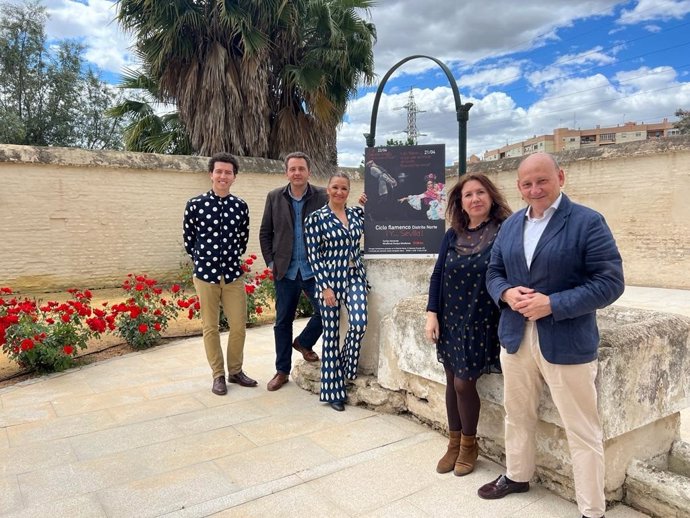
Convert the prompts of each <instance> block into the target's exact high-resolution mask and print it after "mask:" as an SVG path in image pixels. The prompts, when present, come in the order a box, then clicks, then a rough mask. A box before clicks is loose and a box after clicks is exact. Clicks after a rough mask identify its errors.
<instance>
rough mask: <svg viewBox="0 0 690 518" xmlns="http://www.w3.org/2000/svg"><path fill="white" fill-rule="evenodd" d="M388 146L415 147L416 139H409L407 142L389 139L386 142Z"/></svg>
mask: <svg viewBox="0 0 690 518" xmlns="http://www.w3.org/2000/svg"><path fill="white" fill-rule="evenodd" d="M386 145H387V146H414V139H413V138H412V137H407V140H396V139H392V138H389V139H388V140H387V141H386Z"/></svg>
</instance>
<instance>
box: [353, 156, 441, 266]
mask: <svg viewBox="0 0 690 518" xmlns="http://www.w3.org/2000/svg"><path fill="white" fill-rule="evenodd" d="M364 156H365V158H364V191H365V192H366V194H367V198H368V201H367V204H366V209H365V214H366V216H365V223H364V253H365V254H366V255H367V256H368V257H370V258H372V257H381V258H390V257H391V256H395V257H403V258H418V257H430V256H432V255H435V254H438V250H439V248H440V246H441V241H442V240H443V235H444V234H445V231H446V225H445V212H446V191H445V183H446V178H445V146H444V145H443V144H437V145H425V146H388V147H372V148H367V149H366V150H365V155H364Z"/></svg>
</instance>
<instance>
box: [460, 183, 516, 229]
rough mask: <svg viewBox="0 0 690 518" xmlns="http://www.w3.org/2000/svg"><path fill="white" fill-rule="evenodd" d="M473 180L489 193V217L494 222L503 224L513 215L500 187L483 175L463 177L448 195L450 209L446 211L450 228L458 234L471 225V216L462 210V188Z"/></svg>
mask: <svg viewBox="0 0 690 518" xmlns="http://www.w3.org/2000/svg"><path fill="white" fill-rule="evenodd" d="M472 180H476V181H477V182H479V183H480V184H482V186H484V188H485V189H486V192H488V193H489V196H490V197H491V202H492V203H491V210H490V211H489V217H490V218H491V219H492V220H493V221H495V222H496V223H502V222H503V221H505V220H506V219H507V218H508V216H510V215H511V214H512V213H513V211H512V210H510V207H509V206H508V202H507V201H506V199H505V197H504V196H503V194H501V191H499V190H498V187H496V185H494V183H493V182H492V181H491V180H489V177H488V176H486V175H484V174H482V173H472V174H466V175H463V176H461V177H460V178H459V179H458V182H457V183H456V184H455V185H454V186H453V188H452V189H451V190H450V192H449V193H448V208H447V209H446V218H447V219H448V221H449V222H450V226H451V227H453V230H455V232H456V233H458V234H459V233H460V232H462V231H463V230H465V229H466V228H467V227H468V226H469V224H470V218H469V216H468V215H467V213H466V212H465V211H464V210H462V188H463V187H464V186H465V184H466V183H467V182H471V181H472Z"/></svg>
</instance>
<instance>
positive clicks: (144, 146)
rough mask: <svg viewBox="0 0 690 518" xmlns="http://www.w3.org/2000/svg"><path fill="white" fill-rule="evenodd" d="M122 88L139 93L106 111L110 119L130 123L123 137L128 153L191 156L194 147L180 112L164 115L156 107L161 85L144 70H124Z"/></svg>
mask: <svg viewBox="0 0 690 518" xmlns="http://www.w3.org/2000/svg"><path fill="white" fill-rule="evenodd" d="M118 87H119V88H122V89H125V90H133V91H136V92H138V95H136V97H135V98H131V99H124V100H123V101H122V102H121V103H119V104H117V105H115V106H113V107H112V108H110V109H109V110H107V111H106V115H107V116H108V117H112V118H115V119H121V120H125V121H127V122H126V124H125V127H124V131H123V136H124V144H125V149H126V150H127V151H139V152H144V153H161V154H171V155H191V154H193V153H194V148H193V147H192V143H191V141H190V140H189V135H188V134H187V130H186V128H185V126H184V124H183V123H182V121H181V120H180V116H179V113H178V112H177V111H170V112H168V113H165V114H163V115H159V114H157V113H156V110H155V109H154V106H155V105H156V104H158V103H159V102H160V100H159V98H160V94H159V92H158V84H157V83H156V82H155V81H153V80H152V79H151V77H150V75H149V74H147V73H146V72H145V71H141V72H137V71H135V70H131V69H127V68H126V69H125V70H124V72H123V78H122V81H121V82H120V84H119V85H118Z"/></svg>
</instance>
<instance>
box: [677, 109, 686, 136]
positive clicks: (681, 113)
mask: <svg viewBox="0 0 690 518" xmlns="http://www.w3.org/2000/svg"><path fill="white" fill-rule="evenodd" d="M676 117H678V120H677V121H676V122H675V123H674V124H673V126H674V127H675V128H678V129H679V130H680V133H681V135H690V110H683V109H681V108H678V110H676Z"/></svg>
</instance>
